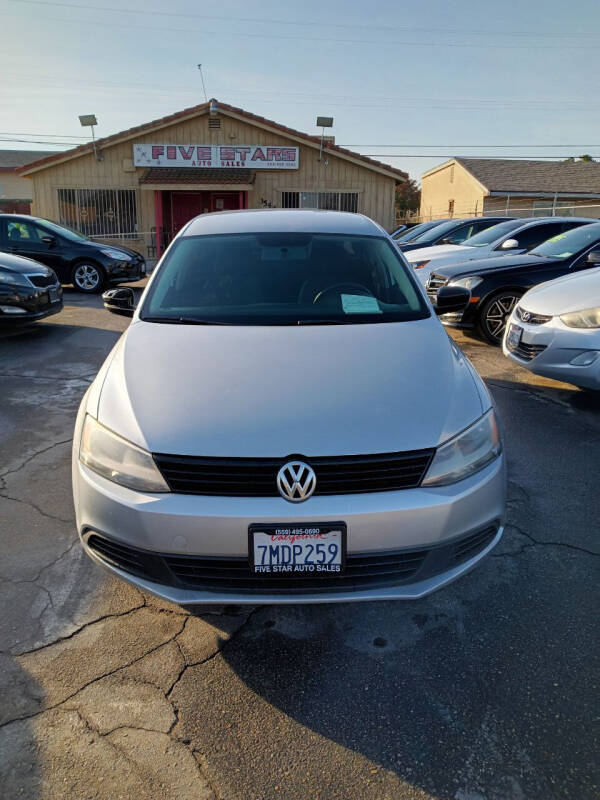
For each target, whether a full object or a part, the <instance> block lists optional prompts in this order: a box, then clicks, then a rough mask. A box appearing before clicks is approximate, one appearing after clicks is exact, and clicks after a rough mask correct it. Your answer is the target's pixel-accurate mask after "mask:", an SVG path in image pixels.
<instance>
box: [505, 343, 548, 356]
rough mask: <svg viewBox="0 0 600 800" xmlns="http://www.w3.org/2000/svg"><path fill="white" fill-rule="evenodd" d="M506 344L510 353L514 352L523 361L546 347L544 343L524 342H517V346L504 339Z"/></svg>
mask: <svg viewBox="0 0 600 800" xmlns="http://www.w3.org/2000/svg"><path fill="white" fill-rule="evenodd" d="M506 346H507V348H508V350H509V351H510V352H511V353H514V354H515V355H516V356H517V357H518V358H521V359H522V360H523V361H531V360H532V359H534V358H535V357H536V356H539V354H540V353H543V352H544V350H545V349H546V345H545V344H525V342H519V344H518V345H517V347H514V346H513V345H511V344H510V343H509V341H508V339H507V340H506Z"/></svg>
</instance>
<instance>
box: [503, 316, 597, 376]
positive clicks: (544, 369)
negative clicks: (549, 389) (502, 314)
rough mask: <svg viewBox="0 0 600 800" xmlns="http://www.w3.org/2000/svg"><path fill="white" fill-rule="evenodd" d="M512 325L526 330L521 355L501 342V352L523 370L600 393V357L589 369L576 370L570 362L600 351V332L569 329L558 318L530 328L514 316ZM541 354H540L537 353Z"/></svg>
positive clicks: (575, 366)
mask: <svg viewBox="0 0 600 800" xmlns="http://www.w3.org/2000/svg"><path fill="white" fill-rule="evenodd" d="M511 324H514V325H518V326H519V327H520V328H522V329H523V334H522V336H521V342H522V343H523V344H524V345H526V347H525V348H523V349H522V351H511V350H509V348H508V347H507V344H506V336H505V338H504V341H503V342H502V352H503V353H504V355H505V356H507V357H508V358H510V359H511V360H512V361H514V362H515V363H516V364H519V365H520V366H521V367H525V369H528V370H529V371H530V372H533V373H534V374H536V375H541V376H542V377H544V378H552V379H553V380H557V381H564V382H565V383H571V384H573V385H574V386H580V387H582V388H585V389H597V390H600V356H598V358H596V360H595V361H594V362H593V363H592V364H590V365H589V366H577V365H575V364H571V361H572V360H573V359H574V358H576V357H577V356H579V355H581V354H582V353H586V352H589V351H590V350H596V351H600V331H599V330H597V329H593V328H591V329H582V328H569V327H567V326H566V325H564V324H563V323H562V322H561V321H560V319H559V318H558V317H553V318H552V320H550V322H546V323H545V324H543V325H531V324H528V323H526V322H522V321H521V320H519V319H517V318H516V317H515V315H514V314H513V315H511V317H510V319H509V321H508V324H507V326H506V331H507V333H508V331H509V329H510V326H511ZM538 351H539V352H538Z"/></svg>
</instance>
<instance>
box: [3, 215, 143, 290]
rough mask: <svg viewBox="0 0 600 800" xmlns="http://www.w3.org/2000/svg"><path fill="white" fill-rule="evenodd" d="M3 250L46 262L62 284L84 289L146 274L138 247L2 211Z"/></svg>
mask: <svg viewBox="0 0 600 800" xmlns="http://www.w3.org/2000/svg"><path fill="white" fill-rule="evenodd" d="M0 251H4V252H7V253H15V254H16V255H20V256H26V257H27V258H33V259H35V260H36V261H40V262H41V263H42V264H46V266H48V267H50V268H51V269H53V270H54V272H56V274H57V275H58V277H59V280H60V282H61V283H72V284H73V286H74V287H75V288H76V289H78V290H79V291H80V292H87V293H93V292H100V291H102V289H103V288H105V287H106V286H108V285H110V284H117V283H123V282H125V281H139V280H140V278H142V277H143V276H144V275H145V274H146V262H145V261H144V257H143V256H142V255H141V254H140V253H137V252H136V251H135V250H130V249H129V248H127V247H115V246H114V245H112V244H111V245H105V244H101V243H100V242H94V241H92V240H91V239H88V238H87V236H84V235H83V234H82V233H78V231H75V230H72V229H71V228H67V227H65V226H64V225H57V224H56V223H55V222H51V221H50V220H47V219H41V218H39V217H29V216H26V215H24V214H0Z"/></svg>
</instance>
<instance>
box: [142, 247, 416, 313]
mask: <svg viewBox="0 0 600 800" xmlns="http://www.w3.org/2000/svg"><path fill="white" fill-rule="evenodd" d="M428 316H429V309H428V306H427V304H426V303H425V301H424V299H423V296H422V294H421V292H420V291H419V289H418V287H417V284H416V282H415V279H414V277H413V276H412V275H411V272H410V268H408V267H407V266H406V265H405V263H404V261H403V260H402V258H401V257H400V256H399V254H398V253H397V251H396V248H395V247H394V246H393V245H392V244H390V242H389V240H387V239H384V238H378V237H370V236H349V235H345V234H344V235H341V234H321V233H318V234H317V233H243V234H223V235H216V236H184V237H181V238H179V239H177V240H176V241H175V242H174V243H173V245H172V246H171V248H170V250H169V252H168V255H167V256H166V258H165V260H164V261H163V263H162V264H161V266H160V269H159V272H158V274H157V276H156V278H155V279H154V280H153V281H152V285H151V287H150V289H149V292H148V295H147V296H146V299H145V301H144V304H143V307H142V309H141V312H140V317H141V318H142V319H144V320H147V321H151V322H179V323H181V324H190V323H197V324H216V325H218V324H231V325H302V324H322V325H324V324H332V325H334V324H345V323H346V324H347V323H375V322H397V321H404V320H416V319H424V318H426V317H428Z"/></svg>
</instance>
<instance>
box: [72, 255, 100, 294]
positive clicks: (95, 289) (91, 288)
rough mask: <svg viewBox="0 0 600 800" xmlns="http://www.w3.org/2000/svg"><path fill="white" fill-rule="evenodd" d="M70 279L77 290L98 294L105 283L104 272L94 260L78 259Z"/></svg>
mask: <svg viewBox="0 0 600 800" xmlns="http://www.w3.org/2000/svg"><path fill="white" fill-rule="evenodd" d="M71 281H72V283H73V286H74V287H75V289H77V291H78V292H84V293H85V294H99V293H100V292H101V291H102V289H103V288H104V286H105V284H106V273H105V272H104V270H103V269H102V267H100V266H99V265H98V264H96V263H95V262H94V261H79V262H78V263H77V264H75V266H74V267H73V272H72V273H71Z"/></svg>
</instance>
